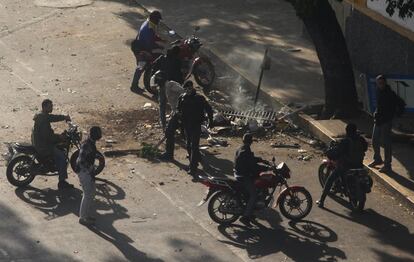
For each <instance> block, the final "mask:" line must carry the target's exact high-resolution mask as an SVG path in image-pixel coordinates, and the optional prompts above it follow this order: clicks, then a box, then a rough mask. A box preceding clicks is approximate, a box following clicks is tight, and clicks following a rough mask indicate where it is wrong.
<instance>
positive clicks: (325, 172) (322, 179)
mask: <svg viewBox="0 0 414 262" xmlns="http://www.w3.org/2000/svg"><path fill="white" fill-rule="evenodd" d="M331 172H332V170H331V168H329V166H328V164H327V163H322V164H321V165H320V166H319V169H318V178H319V183H320V184H321V187H322V188H324V187H325V183H326V180H327V179H328V176H329V175H330V174H331Z"/></svg>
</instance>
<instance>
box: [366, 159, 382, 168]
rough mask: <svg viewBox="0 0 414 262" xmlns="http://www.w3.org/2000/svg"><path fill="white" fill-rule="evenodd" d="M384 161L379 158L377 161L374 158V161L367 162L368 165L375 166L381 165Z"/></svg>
mask: <svg viewBox="0 0 414 262" xmlns="http://www.w3.org/2000/svg"><path fill="white" fill-rule="evenodd" d="M383 163H384V162H383V161H382V160H381V161H377V160H374V161H372V162H371V163H369V164H368V166H369V167H375V166H379V165H382V164H383Z"/></svg>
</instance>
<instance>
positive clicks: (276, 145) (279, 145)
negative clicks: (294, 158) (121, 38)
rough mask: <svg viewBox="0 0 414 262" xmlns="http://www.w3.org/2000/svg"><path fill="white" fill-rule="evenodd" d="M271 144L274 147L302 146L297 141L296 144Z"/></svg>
mask: <svg viewBox="0 0 414 262" xmlns="http://www.w3.org/2000/svg"><path fill="white" fill-rule="evenodd" d="M270 146H271V147H274V148H300V145H299V144H298V143H295V144H283V143H272V144H271V145H270Z"/></svg>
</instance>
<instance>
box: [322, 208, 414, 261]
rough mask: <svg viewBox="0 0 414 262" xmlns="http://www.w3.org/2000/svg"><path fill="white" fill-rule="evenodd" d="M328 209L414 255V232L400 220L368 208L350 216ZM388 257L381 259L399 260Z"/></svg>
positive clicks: (386, 242) (383, 240)
mask: <svg viewBox="0 0 414 262" xmlns="http://www.w3.org/2000/svg"><path fill="white" fill-rule="evenodd" d="M326 211H328V212H330V213H332V214H335V215H336V216H338V217H341V218H344V219H347V220H350V221H353V222H356V223H358V224H361V225H364V226H366V227H368V228H370V229H372V236H373V237H375V238H377V239H379V240H380V241H381V242H382V243H383V244H384V245H390V246H393V247H395V248H397V249H400V250H403V251H405V252H407V253H409V254H412V255H414V249H413V243H414V234H413V233H411V232H410V231H409V230H408V228H407V227H406V226H404V225H402V224H400V223H399V222H397V221H395V220H393V219H391V218H389V217H386V216H383V215H381V214H379V213H377V212H376V211H375V210H373V209H367V210H365V211H364V212H362V213H351V215H350V216H347V215H343V214H340V213H337V212H335V211H333V210H330V209H326ZM379 255H381V253H379ZM380 257H381V256H380ZM386 257H387V256H385V257H381V259H383V261H399V260H398V259H397V260H387V259H385V258H386Z"/></svg>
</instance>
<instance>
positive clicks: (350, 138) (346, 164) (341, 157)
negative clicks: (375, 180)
mask: <svg viewBox="0 0 414 262" xmlns="http://www.w3.org/2000/svg"><path fill="white" fill-rule="evenodd" d="M345 130H346V137H345V138H343V139H342V140H341V141H340V142H339V144H338V146H337V147H336V148H337V152H336V154H337V156H338V159H337V167H336V169H335V170H333V171H332V173H331V174H330V175H329V177H328V179H327V180H326V183H325V186H324V188H323V192H322V195H321V198H320V199H319V200H318V201H316V204H317V205H318V206H319V207H323V206H324V201H325V198H326V196H327V195H328V193H329V191H330V190H331V187H332V185H333V183H334V182H335V181H336V180H337V179H338V178H339V177H340V176H342V175H344V174H345V173H346V172H347V171H348V170H349V169H355V168H363V166H364V165H363V161H364V157H365V152H366V151H367V149H368V143H367V141H366V140H365V139H364V138H363V137H362V136H360V135H359V134H358V132H357V127H356V125H355V124H353V123H350V124H348V125H347V126H346V128H345Z"/></svg>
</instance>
